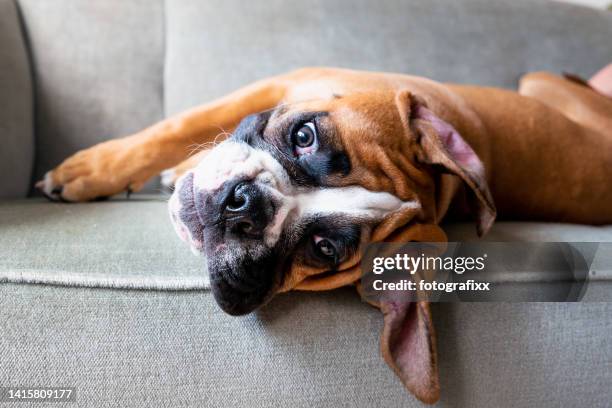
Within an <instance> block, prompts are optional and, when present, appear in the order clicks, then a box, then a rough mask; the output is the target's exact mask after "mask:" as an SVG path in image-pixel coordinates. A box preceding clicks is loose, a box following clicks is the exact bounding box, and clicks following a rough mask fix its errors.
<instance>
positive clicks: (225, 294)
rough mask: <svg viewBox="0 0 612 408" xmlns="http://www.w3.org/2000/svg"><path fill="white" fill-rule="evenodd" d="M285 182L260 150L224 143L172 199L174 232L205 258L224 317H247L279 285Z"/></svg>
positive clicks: (180, 184)
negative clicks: (279, 250)
mask: <svg viewBox="0 0 612 408" xmlns="http://www.w3.org/2000/svg"><path fill="white" fill-rule="evenodd" d="M283 177H286V175H285V174H284V170H283V169H282V167H280V165H279V164H278V162H276V160H274V159H272V158H271V156H269V154H267V153H266V152H262V151H259V150H257V149H253V148H252V147H250V146H248V145H246V144H244V143H236V142H233V141H227V142H224V143H222V144H221V145H219V146H218V147H216V148H215V149H214V150H213V151H212V152H211V153H210V154H209V155H207V156H206V159H205V160H204V161H203V162H202V163H201V164H200V165H199V166H198V167H197V168H196V169H194V170H193V171H190V172H188V173H187V174H185V175H184V176H183V177H182V178H181V179H179V181H178V182H177V184H176V188H175V191H174V193H173V195H172V197H171V199H170V203H169V207H170V216H171V219H172V222H173V224H174V227H175V230H176V232H177V233H178V235H179V236H180V237H181V238H182V239H183V240H184V241H186V242H187V243H188V244H189V245H190V246H191V248H192V250H193V251H194V252H197V253H203V254H204V255H205V256H206V257H207V265H208V272H209V274H210V281H211V288H212V291H213V294H214V296H215V299H216V300H217V303H218V304H219V306H221V308H222V309H223V310H224V311H225V312H227V313H229V314H233V315H239V314H245V313H249V312H251V311H252V310H253V309H255V308H256V307H258V306H260V305H261V304H262V303H264V302H265V301H266V300H267V298H268V296H269V295H270V294H271V292H272V291H273V289H274V288H275V286H276V284H277V283H278V282H277V281H278V275H279V274H280V273H279V270H280V268H281V265H279V264H278V261H277V258H278V257H277V256H276V255H277V254H276V252H277V250H276V246H275V243H276V241H277V240H278V230H279V229H280V224H282V222H283V221H284V220H279V217H277V213H278V210H277V209H278V208H279V207H281V206H282V204H283V200H282V199H280V198H279V197H282V196H283V195H282V193H281V191H282V190H283V188H282V187H283V185H284V182H285V180H284V179H283Z"/></svg>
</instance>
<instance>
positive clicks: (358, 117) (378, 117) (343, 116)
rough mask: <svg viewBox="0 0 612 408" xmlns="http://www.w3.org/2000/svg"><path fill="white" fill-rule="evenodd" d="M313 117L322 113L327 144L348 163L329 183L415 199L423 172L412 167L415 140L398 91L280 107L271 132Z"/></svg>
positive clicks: (274, 113) (322, 134)
mask: <svg viewBox="0 0 612 408" xmlns="http://www.w3.org/2000/svg"><path fill="white" fill-rule="evenodd" d="M313 112H316V113H317V114H318V120H317V125H318V126H319V131H320V137H321V139H322V142H323V144H324V145H326V146H327V147H328V148H329V149H333V150H334V152H335V153H336V155H335V157H336V158H343V159H344V160H345V162H346V165H345V166H344V168H345V169H346V171H345V172H343V173H341V174H338V173H339V172H336V173H335V174H334V172H331V173H332V174H330V176H329V177H327V178H326V179H325V184H327V185H333V186H347V185H355V184H358V185H361V186H362V187H364V188H366V189H368V190H373V191H387V192H389V193H392V194H395V195H398V196H400V197H401V198H402V199H403V200H412V199H415V198H416V196H417V191H418V190H419V185H418V182H419V181H422V180H421V177H422V174H421V171H420V169H419V168H418V166H415V164H414V163H415V162H416V158H415V147H414V146H415V143H416V140H415V138H414V137H413V136H412V135H411V134H410V133H409V132H408V133H407V131H406V124H404V123H402V119H401V115H400V112H399V106H398V104H397V102H396V94H395V93H394V92H390V91H368V92H361V93H351V94H346V95H342V94H339V95H335V96H334V97H330V98H326V99H317V100H308V101H299V102H294V103H286V104H282V105H280V106H278V107H277V108H276V109H274V110H273V111H272V113H271V115H270V117H269V119H268V125H267V129H268V130H273V129H283V130H285V129H287V126H286V124H287V123H295V122H298V123H299V121H300V120H301V119H302V118H305V117H308V115H310V114H311V113H313ZM336 163H339V160H337V159H334V160H333V161H332V166H333V165H335V164H336ZM406 176H408V177H406Z"/></svg>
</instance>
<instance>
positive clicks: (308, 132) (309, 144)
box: [292, 122, 318, 156]
mask: <svg viewBox="0 0 612 408" xmlns="http://www.w3.org/2000/svg"><path fill="white" fill-rule="evenodd" d="M292 141H293V149H294V151H295V154H296V155H297V156H302V155H304V154H310V153H314V152H315V151H316V150H317V147H318V141H317V128H316V126H315V124H314V123H313V122H306V123H304V124H303V125H302V126H300V128H299V129H298V130H297V131H295V132H294V133H293V135H292Z"/></svg>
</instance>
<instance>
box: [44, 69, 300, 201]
mask: <svg viewBox="0 0 612 408" xmlns="http://www.w3.org/2000/svg"><path fill="white" fill-rule="evenodd" d="M294 79H295V73H293V74H287V75H283V76H278V77H273V78H269V79H265V80H262V81H259V82H255V83H253V84H252V85H250V86H247V87H245V88H242V89H240V90H238V91H236V92H234V93H232V94H230V95H228V96H226V97H224V98H221V99H219V100H216V101H214V102H211V103H209V104H206V105H203V106H200V107H197V108H194V109H192V110H190V111H187V112H185V113H182V114H179V115H177V116H175V117H172V118H170V119H167V120H164V121H162V122H160V123H158V124H156V125H153V126H151V127H149V128H147V129H144V130H143V131H141V132H138V133H136V134H134V135H131V136H128V137H123V138H119V139H113V140H109V141H107V142H104V143H100V144H98V145H95V146H93V147H91V148H89V149H86V150H82V151H80V152H77V153H76V154H74V155H73V156H71V157H69V158H68V159H66V160H65V161H64V162H63V163H62V164H60V165H59V166H58V167H56V168H55V169H53V170H51V171H49V172H48V173H47V174H46V175H45V178H44V179H43V180H41V181H40V182H38V183H37V184H36V186H37V187H38V188H39V189H41V190H42V191H43V193H44V194H45V195H46V196H47V197H49V198H51V199H54V200H64V201H88V200H92V199H95V198H98V197H106V196H110V195H113V194H117V193H119V192H121V191H125V190H129V191H138V190H139V189H141V188H142V186H143V185H144V184H145V182H146V181H147V180H149V179H150V178H151V177H153V176H155V175H157V174H159V173H160V171H162V170H164V169H167V168H170V167H172V166H175V165H177V164H178V163H180V162H181V161H183V160H184V159H186V158H187V157H188V155H189V153H190V149H192V148H193V146H194V145H195V146H199V145H205V144H207V143H210V142H214V141H215V139H216V138H217V136H219V135H220V134H223V133H226V132H229V131H231V130H233V129H234V128H235V127H236V125H237V124H238V123H239V122H240V120H242V118H244V117H245V116H248V115H250V114H252V113H257V112H260V111H263V110H266V109H271V108H273V107H274V106H276V105H277V104H278V103H279V102H280V101H281V100H282V99H283V97H284V95H285V93H286V91H287V89H288V86H289V85H290V84H291V83H292V82H293V80H294Z"/></svg>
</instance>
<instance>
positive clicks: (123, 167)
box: [36, 138, 150, 202]
mask: <svg viewBox="0 0 612 408" xmlns="http://www.w3.org/2000/svg"><path fill="white" fill-rule="evenodd" d="M140 156H142V154H140V153H139V150H138V149H137V148H135V144H134V141H133V139H131V138H123V139H115V140H110V141H108V142H104V143H100V144H98V145H96V146H93V147H91V148H89V149H86V150H82V151H80V152H78V153H76V154H74V155H73V156H71V157H69V158H68V159H66V160H65V161H64V162H63V163H62V164H60V165H59V166H58V167H56V168H55V169H53V170H51V171H49V172H47V174H45V177H44V179H43V180H41V181H39V182H38V183H36V187H37V188H38V189H39V190H41V191H42V193H43V194H44V195H45V196H46V197H47V198H49V199H50V200H53V201H71V202H77V201H90V200H95V199H100V198H104V197H108V196H111V195H113V194H117V193H120V192H122V191H126V190H128V191H138V190H139V189H141V188H142V186H143V185H144V183H145V182H146V181H147V179H148V178H149V177H150V175H149V174H147V171H146V164H145V163H143V162H142V159H141V158H139V157H140Z"/></svg>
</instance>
